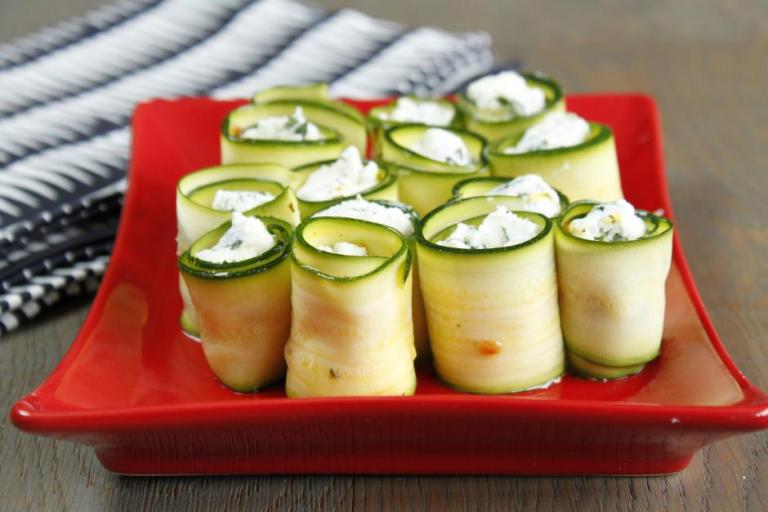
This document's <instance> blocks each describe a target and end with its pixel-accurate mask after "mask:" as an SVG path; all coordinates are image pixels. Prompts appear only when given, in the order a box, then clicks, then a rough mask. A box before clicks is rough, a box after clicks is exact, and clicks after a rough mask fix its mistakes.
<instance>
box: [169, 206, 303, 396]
mask: <svg viewBox="0 0 768 512" xmlns="http://www.w3.org/2000/svg"><path fill="white" fill-rule="evenodd" d="M259 218H260V219H261V220H262V221H263V222H264V224H265V225H266V227H267V230H268V231H269V233H270V234H272V235H273V237H274V238H275V241H276V243H275V245H274V246H273V247H272V248H271V249H269V250H268V251H267V252H265V253H263V254H261V255H260V256H257V257H255V258H251V259H248V260H243V261H236V262H232V263H221V264H216V263H210V262H208V261H206V260H202V259H198V258H197V257H196V255H197V254H198V253H199V252H200V251H202V250H204V249H208V248H210V247H212V246H213V245H215V244H216V243H217V242H218V241H219V239H220V238H221V237H222V235H223V234H224V233H225V232H226V231H227V230H228V229H229V228H230V226H231V223H230V222H226V223H224V224H222V225H221V226H219V227H217V228H216V229H214V230H212V231H210V232H208V233H206V234H205V235H203V236H202V237H201V238H200V239H199V240H197V241H196V242H195V243H193V244H192V246H191V247H190V249H189V250H187V251H185V252H184V253H182V255H181V256H180V257H179V269H180V271H181V276H182V278H183V279H184V282H185V283H186V286H187V288H188V289H189V293H190V296H191V298H192V303H193V304H194V306H195V310H196V311H197V314H198V320H199V325H200V338H201V341H202V346H203V352H204V354H205V358H206V360H207V361H208V364H209V366H210V367H211V369H212V370H213V372H214V373H215V374H216V376H217V377H218V378H219V380H220V381H221V382H222V383H224V384H225V385H226V386H227V387H229V388H231V389H233V390H235V391H241V392H249V391H255V390H258V389H261V388H263V387H264V386H266V385H268V384H271V383H273V382H275V381H277V380H279V379H281V378H282V376H283V375H284V373H285V361H284V360H283V350H284V348H285V343H286V342H287V340H288V336H289V334H290V328H291V271H290V259H289V258H288V256H289V255H290V252H291V240H292V236H293V234H292V231H293V230H292V227H291V225H290V224H288V223H287V222H284V221H281V220H279V219H274V218H270V217H259Z"/></svg>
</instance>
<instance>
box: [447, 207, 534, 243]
mask: <svg viewBox="0 0 768 512" xmlns="http://www.w3.org/2000/svg"><path fill="white" fill-rule="evenodd" d="M541 229H542V228H541V227H540V226H538V225H537V224H536V223H534V222H531V221H530V220H528V219H524V218H522V217H520V216H518V215H515V213H514V212H511V211H509V210H508V209H507V208H506V207H505V206H503V205H499V206H498V207H497V208H496V210H495V211H493V212H491V213H489V214H488V215H487V216H486V217H485V219H483V221H482V222H481V223H480V225H478V226H471V225H469V224H465V223H463V222H459V223H458V224H457V225H456V228H455V229H454V230H453V233H451V234H450V235H449V236H448V238H446V239H445V240H441V241H439V242H437V245H442V246H444V247H453V248H456V249H495V248H497V247H510V246H513V245H517V244H521V243H523V242H526V241H528V240H530V239H531V238H533V237H535V236H536V235H537V234H538V233H539V232H540V231H541Z"/></svg>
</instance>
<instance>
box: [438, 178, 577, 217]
mask: <svg viewBox="0 0 768 512" xmlns="http://www.w3.org/2000/svg"><path fill="white" fill-rule="evenodd" d="M453 196H454V197H455V198H456V199H463V198H467V197H479V196H508V197H518V198H520V199H521V202H520V205H519V206H517V207H515V209H516V210H524V211H527V212H536V213H540V214H542V215H545V216H547V217H549V218H550V219H552V218H554V217H557V216H558V215H560V213H561V212H562V211H563V210H565V208H566V207H567V206H568V198H567V197H566V196H565V195H564V194H563V193H562V192H560V191H559V190H557V189H555V188H552V187H551V186H550V185H549V183H547V182H546V181H544V179H542V178H541V177H540V176H537V175H535V174H524V175H522V176H518V177H517V178H512V179H511V180H510V179H509V178H500V177H492V176H491V177H481V178H470V179H468V180H464V181H460V182H458V183H457V184H456V186H455V187H453Z"/></svg>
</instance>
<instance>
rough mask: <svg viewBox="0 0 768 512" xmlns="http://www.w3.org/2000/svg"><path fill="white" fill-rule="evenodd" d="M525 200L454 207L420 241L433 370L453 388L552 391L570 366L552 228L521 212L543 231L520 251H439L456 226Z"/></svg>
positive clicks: (426, 227) (440, 213)
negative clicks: (547, 388) (546, 387)
mask: <svg viewBox="0 0 768 512" xmlns="http://www.w3.org/2000/svg"><path fill="white" fill-rule="evenodd" d="M517 204H519V198H514V197H503V196H490V197H476V198H468V199H463V200H459V201H456V202H452V203H448V204H446V205H444V206H442V207H440V208H438V209H436V210H434V211H433V212H432V213H430V214H429V215H427V216H426V217H425V218H424V219H423V220H422V222H421V224H420V229H419V232H418V234H417V241H418V260H419V272H420V278H421V290H422V294H423V296H424V305H425V309H426V314H427V327H428V329H429V338H430V344H431V348H432V359H433V362H434V366H435V370H436V371H437V373H438V375H439V376H440V378H441V379H442V380H444V381H445V382H446V383H448V384H450V385H451V386H453V387H455V388H458V389H461V390H464V391H468V392H473V393H485V394H499V393H512V392H516V391H523V390H526V389H531V388H535V387H540V386H543V385H547V384H548V383H550V382H551V381H553V380H554V379H557V378H559V377H560V376H561V375H562V373H563V371H564V367H565V361H564V353H563V339H562V333H561V331H560V321H559V314H558V307H557V278H556V274H555V260H554V245H553V238H552V237H553V232H552V221H550V220H549V219H547V218H546V217H544V216H543V215H540V214H537V213H531V212H522V211H516V212H515V213H516V214H518V215H520V216H522V217H524V218H526V219H528V220H530V221H532V222H534V223H536V224H537V225H539V226H540V227H541V231H540V232H539V233H538V234H537V235H536V236H535V237H534V238H533V239H531V240H529V241H527V242H524V243H522V244H519V245H516V246H512V247H504V248H498V249H487V250H471V249H454V248H450V247H443V246H440V245H437V243H436V242H438V241H439V240H441V239H442V238H445V237H446V236H447V235H448V234H450V232H451V231H452V229H453V227H454V226H455V225H456V224H457V223H458V222H469V223H477V222H480V221H482V219H483V218H484V217H485V216H486V215H487V214H488V213H490V212H492V211H494V210H495V209H496V208H497V206H499V205H504V206H507V207H508V208H514V207H515V205H517Z"/></svg>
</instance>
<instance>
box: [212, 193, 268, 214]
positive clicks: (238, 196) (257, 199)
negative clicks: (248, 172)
mask: <svg viewBox="0 0 768 512" xmlns="http://www.w3.org/2000/svg"><path fill="white" fill-rule="evenodd" d="M274 198H275V196H274V195H272V194H270V193H269V192H258V191H255V190H217V191H216V194H215V195H214V196H213V202H211V208H213V209H214V210H220V211H224V212H231V211H236V212H244V211H247V210H250V209H252V208H256V207H257V206H261V205H262V204H264V203H268V202H270V201H272V200H273V199H274Z"/></svg>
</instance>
